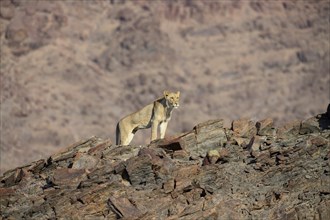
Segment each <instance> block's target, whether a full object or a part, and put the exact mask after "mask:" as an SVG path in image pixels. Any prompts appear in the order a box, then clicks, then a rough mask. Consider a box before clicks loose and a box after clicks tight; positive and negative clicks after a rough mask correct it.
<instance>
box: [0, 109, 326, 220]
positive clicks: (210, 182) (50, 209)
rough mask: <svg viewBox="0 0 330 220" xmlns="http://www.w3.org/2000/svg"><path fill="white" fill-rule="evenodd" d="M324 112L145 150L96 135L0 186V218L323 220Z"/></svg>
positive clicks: (212, 124) (204, 132)
mask: <svg viewBox="0 0 330 220" xmlns="http://www.w3.org/2000/svg"><path fill="white" fill-rule="evenodd" d="M329 138H330V105H329V108H328V111H327V112H326V113H324V114H319V115H317V116H315V117H312V118H309V119H307V120H303V121H293V122H290V123H287V124H285V125H283V126H280V127H277V128H276V127H274V124H273V120H272V119H265V120H261V121H258V122H257V123H254V122H253V121H251V120H247V119H240V120H235V121H233V122H232V126H231V128H226V127H224V125H223V120H221V119H218V120H209V121H206V122H204V123H200V124H198V125H196V126H195V127H194V128H193V130H191V131H190V132H187V133H183V134H181V135H178V136H176V137H174V138H171V139H163V140H157V141H155V142H153V143H151V144H149V145H146V146H116V145H113V144H112V142H111V141H110V140H102V139H100V138H97V137H92V138H89V139H87V140H83V141H80V142H77V143H75V144H73V145H71V146H69V147H68V148H66V149H64V150H63V151H61V152H58V153H56V154H54V155H52V156H51V157H49V158H48V159H41V160H38V161H35V162H32V163H30V164H27V165H25V166H22V167H18V168H15V169H13V170H10V171H7V172H5V173H4V175H3V176H2V177H1V178H0V181H1V183H0V197H1V203H0V207H1V211H0V213H1V218H2V219H55V218H60V219H61V218H71V219H81V218H84V219H104V218H107V219H118V218H119V219H329V218H330V208H329V207H330V187H329V186H330V169H329V162H330V147H329V146H330V145H329Z"/></svg>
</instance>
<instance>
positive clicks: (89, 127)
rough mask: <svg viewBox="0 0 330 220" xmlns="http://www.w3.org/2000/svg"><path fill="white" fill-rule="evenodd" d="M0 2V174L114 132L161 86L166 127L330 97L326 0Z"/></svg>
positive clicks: (310, 106)
mask: <svg viewBox="0 0 330 220" xmlns="http://www.w3.org/2000/svg"><path fill="white" fill-rule="evenodd" d="M0 4H1V8H0V22H1V25H0V40H1V42H0V48H1V64H0V65H1V71H0V77H1V80H0V82H1V87H0V88H1V107H0V111H1V138H0V141H1V143H0V144H1V162H0V163H1V167H0V173H3V172H4V171H6V170H7V169H10V168H14V167H16V166H19V165H23V164H26V163H28V162H30V161H32V160H37V159H40V158H44V157H47V156H50V155H51V154H53V153H54V152H56V151H58V150H59V148H60V147H64V146H67V145H68V144H70V143H73V142H75V141H78V140H80V139H83V138H85V137H90V136H93V135H96V136H99V137H102V138H103V139H107V138H111V139H114V131H115V126H116V123H117V121H118V120H119V119H120V118H122V117H123V116H125V115H126V114H128V113H131V112H132V111H135V110H137V109H139V108H141V107H142V106H144V105H146V104H149V103H150V102H152V101H153V100H154V99H156V98H157V97H159V96H160V95H161V94H162V91H163V90H164V89H170V90H180V91H181V94H182V100H181V107H180V108H179V109H178V111H176V112H175V113H174V114H173V120H172V122H171V123H170V124H169V130H168V135H170V136H171V135H174V134H176V133H180V132H186V131H189V130H191V129H192V127H193V126H194V125H195V124H197V123H200V122H203V121H207V120H209V119H214V118H224V119H225V124H227V126H229V123H230V121H232V120H234V119H238V118H243V117H247V118H252V119H254V120H262V119H264V118H267V117H271V118H273V119H274V122H275V123H277V124H283V123H285V122H287V121H289V120H293V119H300V120H302V119H304V118H308V117H312V116H313V115H315V114H316V113H318V112H321V111H322V110H323V109H324V108H326V105H327V104H328V103H329V101H330V100H329V93H330V91H329V90H330V87H329V85H330V81H329V80H330V76H329V71H330V69H329V60H330V57H329V56H330V51H329V38H330V33H329V32H330V30H329V10H330V6H329V1H328V0H324V1H322V0H321V1H294V2H293V1H247V0H234V1H188V0H180V1H174V0H171V1H142V0H141V1H125V0H109V1H103V0H102V1H101V0H96V1H46V0H40V1H37V0H28V1H23V0H22V1H21V0H1V1H0ZM149 136H150V135H149V131H145V132H138V133H137V135H136V138H135V139H134V142H133V143H134V144H145V143H147V142H148V141H149Z"/></svg>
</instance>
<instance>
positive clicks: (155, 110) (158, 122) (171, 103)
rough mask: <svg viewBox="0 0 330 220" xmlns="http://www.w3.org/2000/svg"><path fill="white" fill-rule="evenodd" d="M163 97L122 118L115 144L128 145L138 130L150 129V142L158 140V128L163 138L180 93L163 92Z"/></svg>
mask: <svg viewBox="0 0 330 220" xmlns="http://www.w3.org/2000/svg"><path fill="white" fill-rule="evenodd" d="M163 95H164V96H163V97H161V98H159V99H157V100H155V101H154V102H153V103H151V104H149V105H147V106H145V107H143V108H142V109H140V110H139V111H137V112H134V113H132V114H130V115H128V116H126V117H124V118H122V119H121V120H120V121H119V122H118V124H117V129H116V144H117V145H129V144H130V143H131V141H132V139H133V137H134V134H135V133H136V132H137V130H139V129H147V128H150V127H151V140H150V142H152V141H154V140H156V139H157V138H158V135H157V131H158V126H159V127H160V138H164V137H165V132H166V128H167V125H168V122H169V121H170V120H171V115H172V111H173V109H174V108H178V107H179V97H180V92H179V91H178V92H168V91H166V90H165V91H164V93H163Z"/></svg>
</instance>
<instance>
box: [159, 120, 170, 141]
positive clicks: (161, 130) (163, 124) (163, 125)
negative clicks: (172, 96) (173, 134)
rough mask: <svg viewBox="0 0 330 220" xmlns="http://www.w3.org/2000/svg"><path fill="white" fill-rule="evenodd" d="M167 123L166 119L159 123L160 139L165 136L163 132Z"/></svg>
mask: <svg viewBox="0 0 330 220" xmlns="http://www.w3.org/2000/svg"><path fill="white" fill-rule="evenodd" d="M167 124H168V121H163V122H162V123H161V124H160V138H162V139H163V138H164V137H165V132H166V128H167Z"/></svg>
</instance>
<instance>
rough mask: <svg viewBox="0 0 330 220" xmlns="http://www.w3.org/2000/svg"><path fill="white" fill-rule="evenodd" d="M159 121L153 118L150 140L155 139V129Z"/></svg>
mask: <svg viewBox="0 0 330 220" xmlns="http://www.w3.org/2000/svg"><path fill="white" fill-rule="evenodd" d="M158 125H159V122H158V121H156V120H154V121H153V122H152V125H151V141H154V140H156V139H157V130H158Z"/></svg>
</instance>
